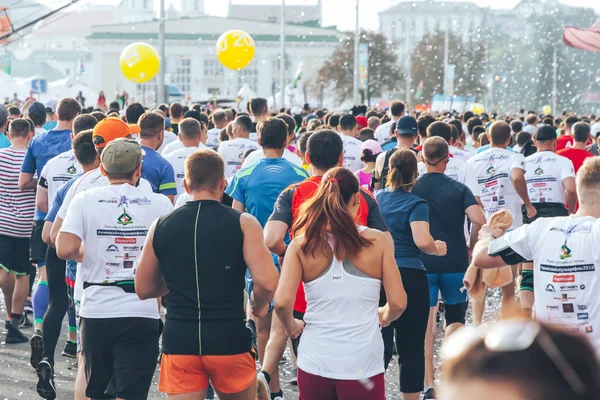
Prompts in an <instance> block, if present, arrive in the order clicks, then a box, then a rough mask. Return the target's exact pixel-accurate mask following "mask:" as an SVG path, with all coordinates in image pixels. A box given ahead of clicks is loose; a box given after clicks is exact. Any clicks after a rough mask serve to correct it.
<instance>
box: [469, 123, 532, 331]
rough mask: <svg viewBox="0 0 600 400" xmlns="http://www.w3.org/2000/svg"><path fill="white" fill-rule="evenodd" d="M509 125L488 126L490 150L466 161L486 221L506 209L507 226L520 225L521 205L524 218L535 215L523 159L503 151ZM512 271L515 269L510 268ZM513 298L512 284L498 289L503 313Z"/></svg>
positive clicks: (477, 307)
mask: <svg viewBox="0 0 600 400" xmlns="http://www.w3.org/2000/svg"><path fill="white" fill-rule="evenodd" d="M510 132H511V131H510V126H509V125H508V124H507V123H506V122H504V121H496V122H494V123H493V124H492V125H491V126H490V128H489V134H488V136H489V139H490V144H491V147H490V149H488V150H486V151H484V152H482V153H479V154H476V155H475V156H473V157H471V158H470V159H469V160H468V161H467V167H468V168H467V169H468V171H469V174H468V175H467V182H466V185H467V186H468V187H469V189H471V191H472V192H473V194H474V195H475V198H476V199H477V201H478V202H479V204H480V205H481V206H482V207H483V211H484V213H485V218H486V220H489V218H490V216H491V215H492V214H494V213H495V212H496V211H499V210H504V209H506V210H508V211H509V212H510V213H511V215H512V217H513V224H512V226H511V228H510V229H516V228H518V227H520V226H522V225H523V217H522V213H521V205H522V204H525V208H526V212H527V217H529V218H533V217H535V215H536V214H537V211H536V209H535V208H534V207H533V205H532V204H531V201H530V200H529V196H528V195H527V184H526V183H525V158H524V157H523V155H522V154H519V153H515V152H512V151H510V150H507V147H508V144H509V143H510ZM513 269H514V270H515V271H513V275H514V273H516V268H513ZM514 301H515V286H514V283H512V284H509V285H506V286H504V287H503V288H502V308H503V310H504V311H505V312H506V311H508V309H510V307H512V305H513V303H514ZM484 305H485V303H484V302H479V301H473V318H474V320H475V323H480V322H481V318H482V316H483V311H484Z"/></svg>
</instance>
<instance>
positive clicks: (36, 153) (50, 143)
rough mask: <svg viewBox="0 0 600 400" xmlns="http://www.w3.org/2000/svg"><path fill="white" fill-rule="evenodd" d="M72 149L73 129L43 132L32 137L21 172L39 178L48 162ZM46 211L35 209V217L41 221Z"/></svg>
mask: <svg viewBox="0 0 600 400" xmlns="http://www.w3.org/2000/svg"><path fill="white" fill-rule="evenodd" d="M70 149H71V130H69V129H63V130H58V131H48V132H45V133H41V134H39V135H37V136H35V137H34V138H33V139H31V142H29V147H28V148H27V153H26V154H25V158H24V159H23V164H21V172H25V173H28V174H35V175H37V176H38V178H39V177H40V176H41V175H42V169H43V168H44V166H45V165H46V163H47V162H48V161H49V160H50V159H51V158H54V157H56V156H57V155H59V154H62V153H64V152H65V151H69V150H70ZM45 216H46V214H45V213H43V212H41V211H38V210H37V208H36V210H35V215H34V216H33V219H34V220H35V221H41V220H43V219H44V217H45Z"/></svg>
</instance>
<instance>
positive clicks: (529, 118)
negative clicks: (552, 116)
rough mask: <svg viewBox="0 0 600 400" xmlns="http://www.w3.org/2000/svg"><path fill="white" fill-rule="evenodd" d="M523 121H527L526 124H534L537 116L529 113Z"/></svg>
mask: <svg viewBox="0 0 600 400" xmlns="http://www.w3.org/2000/svg"><path fill="white" fill-rule="evenodd" d="M525 122H527V124H528V125H533V124H536V123H537V122H538V116H537V115H535V114H529V115H528V116H527V117H525Z"/></svg>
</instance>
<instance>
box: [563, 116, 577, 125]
mask: <svg viewBox="0 0 600 400" xmlns="http://www.w3.org/2000/svg"><path fill="white" fill-rule="evenodd" d="M578 122H579V118H577V117H576V116H574V115H570V116H568V117H567V119H565V125H567V128H571V127H572V126H573V125H575V124H576V123H578Z"/></svg>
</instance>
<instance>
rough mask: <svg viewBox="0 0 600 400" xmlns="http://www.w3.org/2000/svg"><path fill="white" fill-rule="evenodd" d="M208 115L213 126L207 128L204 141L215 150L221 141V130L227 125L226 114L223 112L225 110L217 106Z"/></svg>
mask: <svg viewBox="0 0 600 400" xmlns="http://www.w3.org/2000/svg"><path fill="white" fill-rule="evenodd" d="M210 117H211V118H212V121H213V125H214V126H215V127H214V128H212V129H209V130H208V140H207V141H206V145H207V146H208V147H210V148H211V149H213V150H217V148H218V147H219V145H220V143H221V141H220V139H219V136H220V134H221V131H222V130H223V128H225V127H226V126H227V114H226V113H225V110H223V109H222V108H218V109H216V110H215V111H213V113H212V114H211V115H210Z"/></svg>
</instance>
